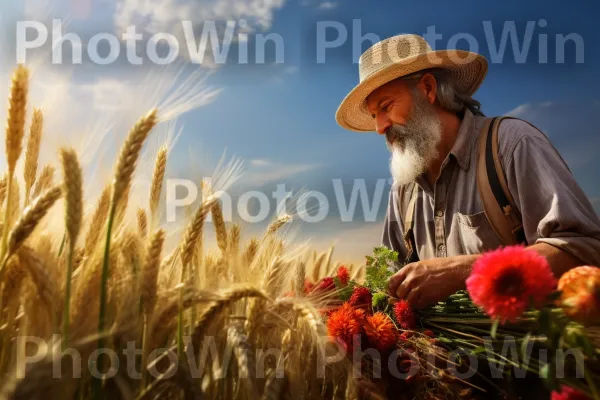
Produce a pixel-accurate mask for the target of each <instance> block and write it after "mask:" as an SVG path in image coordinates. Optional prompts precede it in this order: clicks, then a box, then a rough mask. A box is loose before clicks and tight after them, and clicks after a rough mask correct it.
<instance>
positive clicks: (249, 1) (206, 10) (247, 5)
mask: <svg viewBox="0 0 600 400" xmlns="http://www.w3.org/2000/svg"><path fill="white" fill-rule="evenodd" d="M284 2H285V0H198V1H193V0H118V1H117V7H116V12H115V15H114V20H115V25H116V26H117V27H118V28H120V29H121V30H124V29H125V28H126V27H127V26H130V25H136V26H137V27H138V28H142V29H144V30H145V31H147V32H152V33H156V32H171V33H174V32H179V31H180V29H181V21H182V20H183V21H186V20H187V21H192V23H201V22H203V21H228V20H239V19H246V20H247V21H248V24H249V28H250V29H262V30H264V29H269V28H270V26H271V24H272V22H273V14H274V12H275V10H277V9H279V8H281V7H282V6H283V4H284Z"/></svg>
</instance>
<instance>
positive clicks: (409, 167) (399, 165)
mask: <svg viewBox="0 0 600 400" xmlns="http://www.w3.org/2000/svg"><path fill="white" fill-rule="evenodd" d="M367 107H368V109H369V111H370V112H371V113H372V114H373V117H374V118H375V121H376V128H377V132H378V133H380V134H385V136H386V144H387V146H388V148H389V149H390V152H391V158H390V172H391V174H392V177H393V178H394V183H395V184H396V185H404V184H407V183H409V182H411V181H414V180H415V179H416V178H417V177H418V176H419V175H421V174H423V173H424V172H426V171H427V169H428V167H429V164H430V163H431V162H432V161H433V160H434V159H435V158H436V157H437V156H438V151H437V145H438V143H439V141H440V139H441V135H442V127H441V122H440V119H439V117H438V114H437V112H436V109H435V106H433V105H432V104H430V103H429V101H428V100H427V97H425V95H424V94H423V93H422V92H421V91H420V90H419V88H417V87H415V86H412V87H411V86H409V85H408V83H407V82H405V81H401V80H400V81H398V80H396V81H393V82H390V83H388V84H387V85H384V86H382V87H380V88H379V89H377V90H375V91H374V92H373V93H372V94H371V95H370V96H369V97H368V99H367Z"/></svg>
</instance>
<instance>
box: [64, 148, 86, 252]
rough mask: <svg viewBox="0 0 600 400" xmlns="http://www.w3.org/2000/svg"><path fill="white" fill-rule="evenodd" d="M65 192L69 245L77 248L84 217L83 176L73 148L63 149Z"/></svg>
mask: <svg viewBox="0 0 600 400" xmlns="http://www.w3.org/2000/svg"><path fill="white" fill-rule="evenodd" d="M60 156H61V160H62V167H63V175H64V184H63V191H64V193H65V225H66V229H67V234H68V237H69V246H70V247H71V249H74V248H75V244H76V243H77V237H78V236H79V230H80V229H81V220H82V219H83V178H82V176H81V175H82V174H81V166H80V165H79V161H78V160H77V154H75V151H74V150H73V149H61V150H60Z"/></svg>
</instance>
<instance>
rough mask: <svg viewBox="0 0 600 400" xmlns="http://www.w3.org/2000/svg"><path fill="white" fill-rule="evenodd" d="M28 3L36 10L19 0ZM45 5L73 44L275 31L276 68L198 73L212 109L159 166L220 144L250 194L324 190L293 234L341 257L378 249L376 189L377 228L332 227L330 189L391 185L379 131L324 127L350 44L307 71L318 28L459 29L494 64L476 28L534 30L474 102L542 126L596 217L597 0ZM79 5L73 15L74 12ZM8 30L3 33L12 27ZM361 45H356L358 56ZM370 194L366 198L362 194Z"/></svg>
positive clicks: (348, 85)
mask: <svg viewBox="0 0 600 400" xmlns="http://www.w3.org/2000/svg"><path fill="white" fill-rule="evenodd" d="M37 2H43V1H42V0H39V1H33V2H31V1H30V2H29V3H30V5H31V4H33V5H35V4H36V3H37ZM45 3H50V5H51V8H53V9H54V11H53V14H52V16H56V17H61V18H62V17H64V16H65V15H67V14H76V15H75V17H74V19H73V22H72V26H71V27H70V29H72V31H75V32H78V33H80V34H81V35H83V36H85V35H92V34H94V33H97V32H100V31H105V30H111V29H115V28H116V27H118V25H119V24H121V25H123V24H125V25H127V23H132V24H133V23H136V24H138V23H139V27H140V30H141V31H143V30H144V29H152V28H148V26H149V22H152V20H159V21H160V23H158V25H159V26H161V27H163V29H164V30H166V31H168V30H169V29H170V28H171V27H174V26H176V22H177V21H178V20H181V19H182V18H184V19H190V20H192V21H193V22H194V23H196V24H201V23H202V21H203V20H204V19H210V18H212V19H215V20H219V19H221V20H225V19H233V20H238V19H239V18H244V19H246V20H248V21H249V22H250V28H251V30H252V34H254V33H270V32H274V33H278V34H279V35H281V37H282V38H283V41H284V45H285V52H284V63H283V64H276V63H270V64H267V65H254V64H253V63H252V62H250V64H249V65H239V64H237V63H236V62H235V57H232V59H231V60H230V62H229V63H228V64H226V65H222V66H219V67H218V68H211V69H210V70H211V71H212V75H211V77H210V79H209V81H208V82H209V83H210V84H211V85H214V86H215V87H217V88H220V89H222V91H221V92H220V93H219V95H218V96H217V97H216V98H215V100H214V101H213V102H211V103H210V104H208V105H206V106H204V107H201V108H199V109H196V110H193V111H191V112H189V113H187V114H184V115H183V116H181V117H180V118H179V122H180V124H181V126H183V128H184V131H183V134H182V136H181V138H180V140H179V142H178V143H177V146H176V148H175V150H174V153H173V154H174V155H175V157H171V161H170V168H171V169H170V171H171V174H172V175H173V176H175V175H185V174H189V175H193V174H194V172H195V171H190V152H191V153H192V154H203V155H204V154H210V155H212V157H213V158H218V157H219V156H220V154H221V153H222V152H223V150H225V149H227V154H230V155H236V156H238V157H240V158H242V159H244V160H245V163H246V166H247V170H248V179H247V181H246V183H251V184H252V185H253V186H254V187H257V188H258V187H262V188H263V189H265V190H268V189H269V188H273V187H274V185H275V184H277V183H286V185H288V187H289V188H299V187H306V188H307V189H314V190H320V191H323V192H324V193H326V194H327V195H328V199H329V200H330V202H331V211H332V212H331V214H330V215H329V218H327V219H326V220H325V221H324V222H321V223H319V224H305V225H303V226H302V227H301V228H300V229H301V231H302V235H303V236H305V237H309V236H312V237H314V238H317V241H318V242H319V244H321V245H323V246H326V245H329V244H332V243H337V246H338V248H340V249H341V250H340V251H341V252H342V253H343V254H344V255H346V254H347V255H348V257H351V258H356V257H359V256H360V254H363V253H365V252H367V251H368V249H369V248H370V246H372V245H373V244H376V243H377V242H378V240H379V229H380V228H379V227H380V225H381V222H382V216H383V211H384V209H385V200H386V199H387V193H386V194H385V195H384V196H383V200H382V205H381V210H380V212H379V214H378V219H377V221H375V222H364V220H363V221H360V219H359V221H354V222H352V223H342V222H340V218H339V216H338V215H337V213H336V207H335V196H334V195H333V193H332V180H333V179H341V180H342V182H343V183H344V184H345V187H346V189H347V190H348V191H349V190H350V189H351V184H352V181H353V180H354V179H365V180H366V181H367V186H368V187H370V188H371V189H374V186H375V184H376V182H377V179H387V178H388V177H389V172H388V151H387V149H386V146H385V144H384V140H383V138H382V137H381V136H378V135H376V134H359V133H353V132H348V131H345V130H343V129H342V128H340V127H339V126H338V125H337V124H336V122H335V120H334V114H335V111H336V109H337V107H338V105H339V103H340V101H341V100H342V99H343V97H344V96H345V94H346V93H347V92H348V91H349V90H350V89H352V87H353V86H354V85H355V84H356V83H357V80H358V71H357V65H356V63H355V62H354V61H355V60H354V59H353V55H352V42H351V41H350V40H348V41H347V43H346V44H345V45H344V46H342V47H340V48H336V49H330V50H329V51H327V53H326V56H327V62H326V63H324V64H318V63H317V62H316V50H317V49H316V36H317V25H318V23H319V22H322V21H336V22H338V23H341V24H343V25H344V27H345V28H346V29H347V31H348V36H349V37H350V38H351V37H352V34H353V29H352V28H353V20H360V23H361V25H362V26H361V30H362V34H366V33H373V34H375V35H377V36H378V37H380V38H382V39H383V38H386V37H389V36H392V35H395V34H399V33H417V34H425V33H426V32H427V30H428V27H430V29H431V27H435V31H436V33H438V34H441V35H442V39H440V40H439V41H438V42H437V43H436V45H437V48H440V49H441V48H445V47H446V45H447V43H448V41H449V40H450V38H452V37H453V35H457V34H469V35H471V36H472V37H474V38H475V40H476V42H477V44H478V47H479V48H478V52H480V53H481V54H483V55H484V56H485V57H486V58H488V60H492V58H493V54H494V52H495V51H494V49H493V48H490V45H489V40H486V33H485V28H484V26H485V24H487V23H484V21H489V24H490V26H491V27H492V28H493V31H494V35H493V37H494V40H493V41H494V43H495V46H498V45H499V44H500V40H501V37H502V30H503V29H507V27H510V24H512V23H514V26H515V29H516V32H517V35H518V38H519V40H518V45H519V46H522V45H523V43H524V35H525V32H526V28H527V24H528V22H529V21H532V22H529V24H530V26H532V27H534V29H533V33H532V39H531V43H530V46H531V47H530V49H529V51H528V52H527V57H526V59H525V60H524V61H525V62H518V61H516V60H515V54H514V52H513V50H512V43H511V41H510V40H509V41H508V44H507V48H506V50H505V54H504V57H502V60H501V62H490V65H489V71H488V75H487V78H486V80H485V81H484V83H483V85H482V86H481V88H480V89H479V91H478V92H477V93H476V95H475V97H476V98H477V99H478V100H480V101H481V102H482V104H483V111H484V112H485V113H486V114H487V115H490V116H491V115H502V114H507V113H511V114H513V115H515V116H519V117H521V118H524V119H527V120H529V121H531V122H532V123H534V124H536V125H537V126H538V127H539V128H541V129H542V130H544V132H546V133H547V134H548V136H549V137H550V138H551V140H552V141H553V143H554V144H555V145H556V147H557V148H558V149H559V151H560V152H561V153H562V154H563V156H564V157H565V159H566V160H567V162H568V164H569V165H570V167H571V169H572V171H573V172H574V174H575V177H576V179H577V180H578V182H579V183H580V184H581V185H582V187H583V188H584V190H585V191H586V193H587V194H588V196H589V197H590V199H591V200H592V202H593V204H594V205H595V207H596V210H597V211H600V185H598V183H597V178H598V172H600V161H598V156H597V151H598V148H600V135H599V133H600V130H599V128H598V125H597V122H596V121H595V118H596V117H597V115H598V114H599V112H600V95H599V94H598V89H599V86H600V85H598V83H597V79H598V77H597V72H596V71H598V70H599V69H600V43H598V40H597V39H598V30H597V16H598V15H600V13H599V12H600V4H599V3H598V2H595V1H570V2H568V3H565V2H564V1H527V2H524V1H521V0H520V1H514V0H510V1H503V2H486V3H484V2H480V1H466V0H457V1H453V2H448V1H441V0H440V1H427V2H417V1H402V2H399V1H391V0H390V1H371V2H366V1H358V0H354V1H349V0H340V1H322V0H266V1H258V0H251V1H242V0H211V1H193V0H165V1H158V0H151V1H143V0H118V1H117V2H116V3H115V1H114V0H91V2H90V3H89V6H90V8H89V13H85V12H84V13H83V14H82V15H77V11H78V10H77V9H76V8H75V7H74V4H75V0H72V1H50V2H47V1H46V2H45ZM82 5H83V6H84V7H83V8H84V9H85V8H86V7H85V6H86V4H84V3H80V4H79V6H80V7H82ZM0 7H1V10H2V12H3V13H4V18H5V20H8V21H12V22H13V23H14V21H16V20H19V19H20V18H22V17H20V16H21V15H22V13H23V6H22V3H21V1H20V0H10V1H9V2H7V3H6V2H5V3H3V5H2V6H0ZM124 10H125V11H124ZM127 10H128V11H127ZM132 10H133V11H132ZM135 10H137V12H136V11H135ZM541 20H544V21H545V24H544V22H543V21H542V22H540V21H541ZM161 24H162V25H161ZM507 24H508V25H507ZM8 26H9V27H10V26H11V25H10V24H9V25H8ZM13 27H14V25H13ZM7 34H8V37H12V36H11V32H8V33H7ZM488 34H489V32H488ZM568 34H576V35H578V37H580V38H581V40H582V43H583V53H582V56H583V63H577V62H576V51H575V45H574V44H573V43H568V44H567V45H566V52H565V55H564V61H565V62H564V63H557V62H556V60H557V54H556V53H555V51H554V46H555V45H556V35H568ZM540 35H542V36H540ZM544 40H547V45H548V49H549V52H548V57H547V58H548V60H547V63H540V61H539V48H540V44H542V48H543V41H544ZM369 45H370V43H369V42H368V41H365V42H364V43H363V44H362V46H361V50H365V49H366V48H367V47H368V46H369ZM457 47H459V48H463V49H468V44H467V42H466V41H465V40H463V41H459V42H458V43H457ZM234 49H235V48H234ZM471 50H474V49H472V48H471ZM232 52H234V50H232ZM580 55H581V54H580ZM251 61H252V57H251ZM496 61H498V60H496ZM197 68H201V67H200V66H197V65H193V66H190V67H189V68H188V72H191V71H192V70H193V69H197ZM135 71H136V70H135V69H134V68H133V69H132V67H129V66H127V65H122V64H118V65H114V66H111V67H101V66H95V67H94V66H91V67H90V66H85V65H84V66H83V67H81V68H79V67H77V68H75V69H74V75H73V76H74V79H75V81H76V82H77V83H79V84H85V83H86V82H90V81H93V80H94V79H97V78H98V77H99V76H110V77H113V78H116V79H121V78H120V77H125V76H128V75H129V74H132V73H133V74H135ZM243 180H244V178H243ZM242 186H243V184H242ZM234 190H235V188H234ZM387 190H388V187H387V186H386V191H387ZM370 192H371V193H370V194H371V195H372V193H373V190H371V191H370ZM358 215H360V213H359V214H358Z"/></svg>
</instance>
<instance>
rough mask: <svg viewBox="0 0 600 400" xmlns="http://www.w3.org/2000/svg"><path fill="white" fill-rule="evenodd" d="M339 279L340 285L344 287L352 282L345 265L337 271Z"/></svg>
mask: <svg viewBox="0 0 600 400" xmlns="http://www.w3.org/2000/svg"><path fill="white" fill-rule="evenodd" d="M337 278H338V279H339V280H340V283H341V284H342V285H344V286H346V285H347V284H348V281H349V280H350V274H349V273H348V268H346V267H344V266H343V265H342V266H341V267H339V268H338V270H337Z"/></svg>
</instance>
